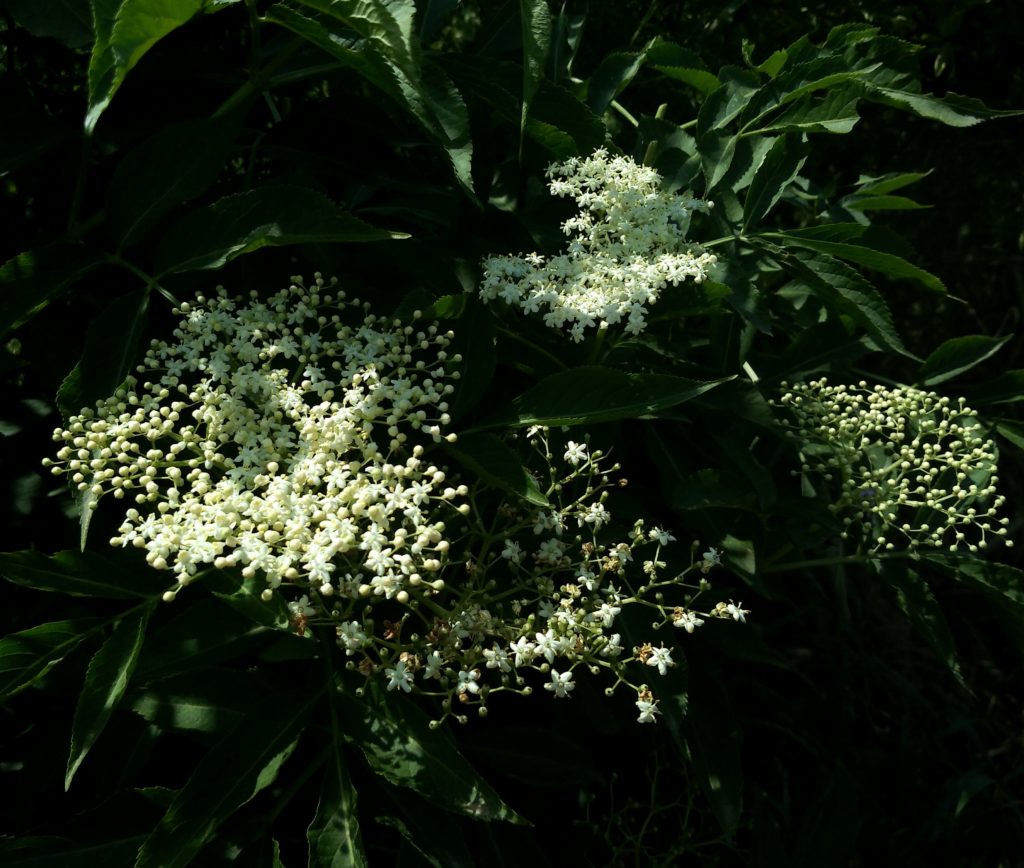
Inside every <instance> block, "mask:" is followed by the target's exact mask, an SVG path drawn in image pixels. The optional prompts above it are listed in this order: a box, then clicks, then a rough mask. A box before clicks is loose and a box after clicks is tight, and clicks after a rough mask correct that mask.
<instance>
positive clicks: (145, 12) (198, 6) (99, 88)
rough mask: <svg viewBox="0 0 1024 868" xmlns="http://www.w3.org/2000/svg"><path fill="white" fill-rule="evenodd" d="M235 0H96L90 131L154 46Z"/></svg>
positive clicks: (87, 120) (86, 121)
mask: <svg viewBox="0 0 1024 868" xmlns="http://www.w3.org/2000/svg"><path fill="white" fill-rule="evenodd" d="M235 2H238V0H121V2H120V3H118V2H116V0H94V2H93V25H94V30H95V34H96V41H95V42H94V43H93V47H92V56H91V57H90V59H89V109H88V112H87V113H86V116H85V130H86V132H87V133H91V132H92V130H93V128H94V127H95V126H96V123H97V121H99V119H100V116H101V115H102V114H103V112H104V111H105V110H106V108H107V106H109V105H110V101H111V100H112V99H113V98H114V94H115V93H117V91H118V88H120V87H121V85H122V83H123V82H124V79H125V76H127V75H128V73H129V72H130V71H131V70H132V68H133V67H134V66H135V65H136V64H137V63H138V62H139V61H140V60H141V59H142V57H143V55H145V53H146V52H147V51H149V49H150V48H152V47H153V46H154V45H155V44H156V43H157V42H159V41H160V40H161V39H163V38H164V37H165V36H167V35H168V34H169V33H172V32H173V31H175V30H177V29H178V28H179V27H181V26H182V25H183V24H185V23H186V22H188V21H190V20H191V19H192V18H194V17H195V16H196V15H198V14H200V13H202V12H216V11H217V10H218V9H222V8H224V7H226V6H229V5H231V4H232V3H235Z"/></svg>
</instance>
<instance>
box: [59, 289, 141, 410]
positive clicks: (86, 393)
mask: <svg viewBox="0 0 1024 868" xmlns="http://www.w3.org/2000/svg"><path fill="white" fill-rule="evenodd" d="M148 309H149V288H148V287H145V288H142V289H137V290H135V291H134V292H128V293H125V294H124V295H122V296H120V297H118V298H116V299H114V301H112V302H111V303H110V304H109V305H107V307H106V308H105V309H104V310H103V312H102V313H101V314H100V315H99V316H98V317H96V319H94V320H93V321H92V322H91V323H90V324H89V331H88V333H87V335H86V339H85V350H84V351H83V353H82V358H81V359H80V360H79V362H78V364H77V365H75V367H74V369H73V370H72V371H71V373H70V374H68V376H67V378H66V379H65V380H64V382H63V383H61V386H60V389H59V390H58V391H57V407H58V409H59V410H60V412H61V415H62V416H63V417H64V419H65V420H67V419H69V418H70V417H71V416H74V415H76V414H78V413H80V412H81V411H82V409H83V408H92V407H93V406H94V405H95V404H96V402H97V401H99V400H101V399H103V398H108V397H110V396H111V395H113V394H114V392H115V391H117V388H118V387H119V386H120V385H121V384H122V383H123V382H124V381H125V378H126V377H127V376H128V375H129V374H130V373H131V372H132V370H133V369H134V365H135V363H136V361H137V358H138V355H139V350H140V348H141V346H142V337H143V333H144V332H145V329H146V314H147V312H148Z"/></svg>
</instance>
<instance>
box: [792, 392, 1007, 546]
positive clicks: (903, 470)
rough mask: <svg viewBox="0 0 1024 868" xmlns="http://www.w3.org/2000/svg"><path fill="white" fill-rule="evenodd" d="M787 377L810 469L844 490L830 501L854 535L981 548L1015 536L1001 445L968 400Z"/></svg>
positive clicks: (876, 542) (872, 540)
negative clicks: (1001, 472) (999, 487)
mask: <svg viewBox="0 0 1024 868" xmlns="http://www.w3.org/2000/svg"><path fill="white" fill-rule="evenodd" d="M782 385H783V388H784V389H786V388H788V391H787V392H786V393H785V394H784V395H783V396H782V398H781V400H780V401H778V402H777V403H778V404H779V405H780V406H782V407H783V408H785V409H786V410H787V415H788V421H787V424H788V426H789V427H790V428H791V430H792V431H793V432H794V434H795V435H796V437H797V438H798V440H799V442H800V444H801V456H802V465H801V472H803V473H805V474H817V475H819V476H820V477H821V478H822V479H823V480H824V481H825V482H826V483H831V484H834V486H835V487H836V488H837V494H836V496H835V499H834V500H833V502H832V503H831V504H830V508H831V510H832V511H833V512H834V513H835V514H836V515H837V516H838V517H840V518H841V519H842V522H843V526H844V530H843V532H842V537H843V538H844V539H846V538H848V537H850V536H851V535H853V534H854V533H856V534H858V535H859V536H860V538H861V539H862V540H863V543H864V544H865V545H866V546H867V547H868V549H869V550H870V551H871V552H879V551H892V550H893V549H897V548H909V549H916V548H919V547H924V548H946V549H949V550H950V551H956V550H957V549H958V548H961V547H965V548H967V549H968V550H969V551H972V552H974V551H977V550H978V549H982V548H985V547H986V546H987V545H988V544H989V542H990V541H991V539H992V538H993V537H996V538H999V537H1005V535H1006V533H1007V530H1006V525H1007V524H1009V519H1007V518H1005V517H1003V518H1000V517H998V513H999V509H1000V507H1002V505H1003V503H1004V501H1005V498H1004V497H1003V496H1002V495H998V494H997V493H996V483H997V482H998V477H997V476H996V457H997V456H996V448H995V445H994V444H993V442H992V441H991V440H990V439H988V438H986V437H985V436H984V434H983V429H982V425H981V423H980V422H979V421H978V419H977V417H976V416H975V414H974V413H973V412H972V411H971V409H970V408H969V407H967V406H965V404H964V399H963V398H960V399H958V400H950V399H949V398H946V397H940V396H939V395H936V394H934V393H932V392H924V391H921V390H920V389H914V388H911V387H896V388H886V387H885V386H873V387H871V386H869V385H868V384H867V383H865V382H860V383H858V384H857V385H855V386H848V385H842V384H839V385H830V384H829V383H828V382H827V380H825V379H820V380H816V381H812V382H809V383H797V384H795V385H792V386H788V387H787V384H785V383H783V384H782ZM1006 545H1012V542H1011V541H1009V540H1007V541H1006Z"/></svg>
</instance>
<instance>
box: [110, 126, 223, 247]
mask: <svg viewBox="0 0 1024 868" xmlns="http://www.w3.org/2000/svg"><path fill="white" fill-rule="evenodd" d="M239 121H240V119H239V118H238V117H237V116H234V115H229V116H227V117H220V118H203V119H200V120H192V121H186V122H185V123H182V124H175V125H173V126H168V127H165V128H163V129H161V130H160V131H159V132H158V133H157V134H156V135H155V136H153V137H152V138H151V139H149V140H148V141H146V142H144V143H143V144H141V145H139V146H138V147H137V148H135V149H134V150H133V151H131V152H130V153H128V154H127V155H126V156H125V157H124V158H123V159H122V160H121V162H120V163H119V164H118V166H117V169H116V171H115V172H114V178H113V180H112V181H111V182H110V198H109V201H108V203H107V213H108V214H109V216H110V220H111V224H112V225H113V228H114V231H115V232H116V233H117V235H118V237H119V238H120V244H119V246H120V248H121V249H124V248H127V247H130V246H131V245H133V244H135V243H136V242H138V241H140V240H142V239H143V238H144V237H145V236H146V234H147V233H148V231H149V230H150V229H151V228H152V226H153V224H154V223H156V221H157V220H158V219H159V218H160V217H161V216H162V215H163V214H166V213H167V212H168V211H170V210H172V209H174V208H176V207H178V206H179V205H181V204H182V203H184V202H188V201H189V200H191V199H194V198H195V197H196V196H198V195H200V194H201V193H203V192H205V191H206V190H207V189H208V188H209V187H210V185H212V184H213V182H214V181H215V180H216V179H217V176H218V174H220V171H221V169H222V168H223V167H224V163H225V161H226V160H227V158H228V155H229V154H230V153H231V149H232V147H233V145H234V141H235V137H236V135H237V134H238V130H239Z"/></svg>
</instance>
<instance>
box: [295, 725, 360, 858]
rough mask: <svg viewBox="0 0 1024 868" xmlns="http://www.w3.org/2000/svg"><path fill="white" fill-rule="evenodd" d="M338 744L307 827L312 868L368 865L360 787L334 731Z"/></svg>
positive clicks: (333, 735)
mask: <svg viewBox="0 0 1024 868" xmlns="http://www.w3.org/2000/svg"><path fill="white" fill-rule="evenodd" d="M332 738H334V741H335V745H334V749H333V750H332V751H331V759H330V760H329V761H328V763H327V768H326V770H325V771H324V778H323V782H322V784H321V787H320V801H319V802H318V803H317V807H316V816H315V817H313V822H312V823H310V825H309V829H307V830H306V840H307V841H308V842H309V865H310V868H366V866H368V865H369V862H368V861H367V859H366V853H365V851H364V849H363V838H362V832H361V831H360V829H359V814H358V812H357V811H356V799H357V794H356V788H355V786H354V785H353V783H352V776H351V774H350V773H349V770H348V765H347V763H346V762H345V757H344V755H343V754H342V752H341V746H340V745H339V744H338V743H337V741H338V739H339V738H340V736H339V735H338V734H337V733H336V732H334V733H332Z"/></svg>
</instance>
